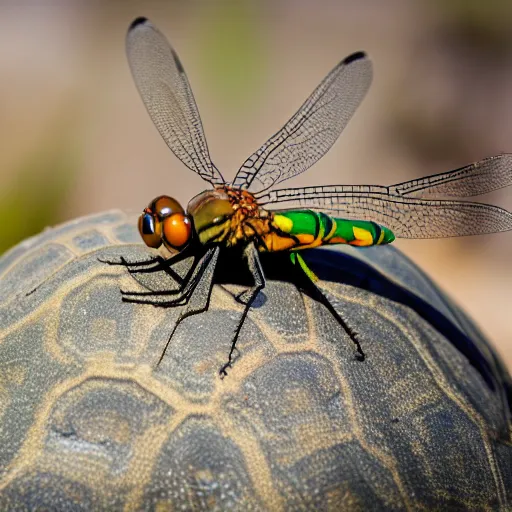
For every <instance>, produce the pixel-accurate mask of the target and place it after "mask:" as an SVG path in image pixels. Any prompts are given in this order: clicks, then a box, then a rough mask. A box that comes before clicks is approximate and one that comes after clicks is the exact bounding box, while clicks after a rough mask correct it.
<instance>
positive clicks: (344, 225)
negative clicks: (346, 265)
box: [273, 210, 395, 250]
mask: <svg viewBox="0 0 512 512" xmlns="http://www.w3.org/2000/svg"><path fill="white" fill-rule="evenodd" d="M273 225H274V226H275V227H277V228H278V229H279V230H280V231H281V232H283V233H286V234H289V235H291V236H292V237H294V238H296V239H297V240H298V241H299V243H294V244H293V246H290V247H288V249H291V250H298V249H306V248H309V247H318V246H320V245H325V244H349V245H356V246H359V247H367V246H370V245H381V244H388V243H390V242H392V241H393V240H394V239H395V235H394V234H393V232H392V231H391V230H390V229H388V228H385V227H384V226H381V225H380V224H377V223H375V222H371V221H365V220H347V219H341V218H337V217H331V216H330V215H327V214H325V213H322V212H314V211H312V210H283V211H279V212H274V217H273ZM283 238H285V237H283ZM283 242H284V240H283ZM284 248H285V247H283V249H284ZM273 250H280V248H279V247H277V245H276V244H275V243H274V248H273Z"/></svg>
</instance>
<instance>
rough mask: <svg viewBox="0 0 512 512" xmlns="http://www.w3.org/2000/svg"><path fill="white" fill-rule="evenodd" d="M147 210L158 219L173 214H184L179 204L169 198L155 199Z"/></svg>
mask: <svg viewBox="0 0 512 512" xmlns="http://www.w3.org/2000/svg"><path fill="white" fill-rule="evenodd" d="M149 209H150V210H151V211H152V212H154V213H155V214H156V215H158V217H159V218H160V219H165V218H166V217H170V216H171V215H172V214H173V213H185V210H184V209H183V208H182V207H181V205H180V203H178V201H176V199H173V198H172V197H169V196H160V197H157V198H156V199H154V200H153V202H152V203H151V204H150V205H149Z"/></svg>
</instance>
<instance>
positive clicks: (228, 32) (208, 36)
mask: <svg viewBox="0 0 512 512" xmlns="http://www.w3.org/2000/svg"><path fill="white" fill-rule="evenodd" d="M258 5H259V4H258V2H256V1H254V0H224V1H222V2H211V3H208V2H206V3H205V4H203V5H202V7H201V15H200V16H198V22H199V26H198V34H199V35H198V50H199V61H200V63H201V66H202V69H203V70H204V71H203V72H204V74H205V76H206V80H207V83H208V84H209V86H210V87H211V88H212V89H213V91H214V93H215V95H216V96H217V97H218V99H219V100H220V101H221V102H222V105H223V107H224V108H225V109H226V110H227V111H228V112H230V111H231V112H234V111H236V110H238V109H239V108H246V107H247V106H248V105H249V104H252V101H253V98H254V95H255V93H256V92H257V91H258V89H259V88H260V86H261V80H262V78H263V77H264V76H265V69H264V67H263V66H264V64H265V62H264V58H263V56H262V53H263V52H262V51H261V50H262V46H263V34H262V24H261V23H259V8H258Z"/></svg>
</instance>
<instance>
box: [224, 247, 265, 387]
mask: <svg viewBox="0 0 512 512" xmlns="http://www.w3.org/2000/svg"><path fill="white" fill-rule="evenodd" d="M244 257H245V259H246V260H247V266H248V267H249V270H250V272H251V274H252V276H253V279H254V285H253V286H252V287H251V288H249V289H248V290H244V291H243V292H242V293H240V294H238V295H237V296H236V297H235V298H236V300H237V301H238V302H240V303H241V304H243V305H244V306H245V308H244V311H243V313H242V316H241V317H240V320H239V322H238V325H237V327H236V329H235V334H234V337H233V340H232V342H231V349H230V351H229V356H228V362H227V363H226V364H224V365H223V366H222V368H221V369H220V372H219V373H220V375H221V376H223V377H224V376H226V375H227V371H226V370H227V369H228V368H229V367H230V366H231V363H232V362H233V352H234V351H235V347H236V341H237V339H238V335H239V334H240V331H241V330H242V326H243V324H244V321H245V318H246V317H247V314H248V313H249V309H250V307H251V305H252V303H253V302H254V299H255V298H256V297H257V295H258V293H259V292H260V291H261V290H262V289H263V288H265V275H264V274H263V269H262V268H261V262H260V258H259V255H258V251H257V249H256V247H255V245H254V244H253V243H250V244H248V245H247V246H246V247H245V249H244Z"/></svg>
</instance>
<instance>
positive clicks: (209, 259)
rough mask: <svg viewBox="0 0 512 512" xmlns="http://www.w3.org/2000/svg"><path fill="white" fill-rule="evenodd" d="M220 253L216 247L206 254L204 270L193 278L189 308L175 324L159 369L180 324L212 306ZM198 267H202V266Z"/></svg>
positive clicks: (188, 299)
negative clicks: (216, 268)
mask: <svg viewBox="0 0 512 512" xmlns="http://www.w3.org/2000/svg"><path fill="white" fill-rule="evenodd" d="M219 252H220V251H219V248H218V247H215V248H213V249H211V250H209V251H208V252H207V253H206V254H205V256H204V261H205V265H204V270H203V271H202V272H198V273H197V274H196V275H195V276H193V279H194V280H195V281H196V282H195V283H194V286H193V287H191V288H190V290H189V291H188V292H187V297H186V299H185V300H186V302H185V303H186V304H187V308H186V309H185V311H183V312H182V313H180V315H179V316H178V318H177V320H176V322H175V323H174V327H173V329H172V331H171V334H170V335H169V339H168V340H167V343H166V344H165V347H164V349H163V351H162V354H161V355H160V358H159V359H158V362H157V364H156V367H158V366H159V365H160V363H161V362H162V359H163V358H164V356H165V353H166V352H167V348H168V347H169V344H170V343H171V340H172V338H173V336H174V333H175V332H176V329H177V328H178V326H179V324H180V323H181V322H182V321H183V320H185V318H187V317H189V316H192V315H197V314H199V313H203V312H204V311H207V310H208V306H209V305H210V297H211V295H212V290H213V275H214V272H215V267H216V265H217V259H218V257H219ZM198 266H201V264H200V265H198Z"/></svg>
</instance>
